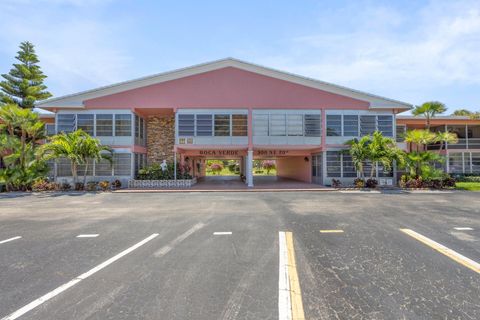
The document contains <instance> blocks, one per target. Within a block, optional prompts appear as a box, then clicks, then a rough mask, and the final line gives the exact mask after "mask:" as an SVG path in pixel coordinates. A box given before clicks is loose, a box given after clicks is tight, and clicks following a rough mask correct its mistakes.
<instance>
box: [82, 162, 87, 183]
mask: <svg viewBox="0 0 480 320" xmlns="http://www.w3.org/2000/svg"><path fill="white" fill-rule="evenodd" d="M87 170H88V161H86V162H85V170H84V171H83V185H85V184H86V183H87Z"/></svg>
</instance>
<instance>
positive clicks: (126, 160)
mask: <svg viewBox="0 0 480 320" xmlns="http://www.w3.org/2000/svg"><path fill="white" fill-rule="evenodd" d="M131 157H132V155H131V154H130V153H114V154H113V175H115V176H129V175H131V174H132V170H131V169H132V166H131Z"/></svg>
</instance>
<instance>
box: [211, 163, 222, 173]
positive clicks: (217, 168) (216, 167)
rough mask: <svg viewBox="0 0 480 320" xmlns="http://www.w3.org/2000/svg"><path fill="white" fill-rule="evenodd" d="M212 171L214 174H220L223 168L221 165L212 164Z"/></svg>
mask: <svg viewBox="0 0 480 320" xmlns="http://www.w3.org/2000/svg"><path fill="white" fill-rule="evenodd" d="M210 170H212V172H213V174H219V173H220V171H222V170H223V166H222V165H221V164H220V163H212V164H211V165H210Z"/></svg>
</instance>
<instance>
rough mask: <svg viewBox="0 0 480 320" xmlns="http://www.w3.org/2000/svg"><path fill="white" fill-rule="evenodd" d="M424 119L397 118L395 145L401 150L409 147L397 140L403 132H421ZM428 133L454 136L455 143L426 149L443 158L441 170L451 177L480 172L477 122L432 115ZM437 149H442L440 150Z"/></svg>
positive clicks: (401, 140) (438, 144)
mask: <svg viewBox="0 0 480 320" xmlns="http://www.w3.org/2000/svg"><path fill="white" fill-rule="evenodd" d="M425 126H426V124H425V118H424V117H414V116H398V117H397V142H399V145H400V146H402V147H403V148H405V149H407V150H408V148H410V146H408V145H407V144H406V143H404V142H403V139H402V138H401V137H402V135H403V134H404V133H405V132H406V131H407V130H413V129H424V128H425ZM430 130H431V131H434V132H437V131H450V132H453V133H455V134H457V137H458V143H456V144H451V145H449V144H448V143H447V144H446V145H444V146H443V147H442V148H440V143H435V144H431V145H428V146H427V150H433V151H439V152H441V153H442V154H444V155H446V157H447V159H448V161H446V162H445V165H444V169H445V171H446V172H449V173H452V174H465V173H480V119H476V120H474V119H470V118H469V117H462V116H436V117H435V118H433V119H431V120H430ZM440 149H442V150H441V151H440Z"/></svg>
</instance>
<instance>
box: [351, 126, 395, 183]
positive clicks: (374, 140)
mask: <svg viewBox="0 0 480 320" xmlns="http://www.w3.org/2000/svg"><path fill="white" fill-rule="evenodd" d="M346 144H347V145H349V146H350V149H349V150H348V152H349V153H350V155H351V156H352V162H353V165H354V166H355V169H356V170H357V171H358V172H359V173H360V177H362V178H364V163H365V162H366V161H367V160H369V161H370V162H371V163H372V164H375V163H381V164H382V165H383V167H384V168H385V169H386V170H390V169H391V168H392V166H393V162H394V161H396V162H398V163H399V164H400V165H403V162H404V152H403V151H402V150H401V149H400V148H398V147H397V145H396V143H395V140H393V139H392V138H388V137H384V136H383V135H382V133H381V132H379V131H375V132H374V133H373V135H372V136H364V137H362V138H361V139H360V140H357V139H353V140H350V141H347V142H346ZM374 175H375V166H374V165H372V170H371V171H370V178H373V176H374Z"/></svg>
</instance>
